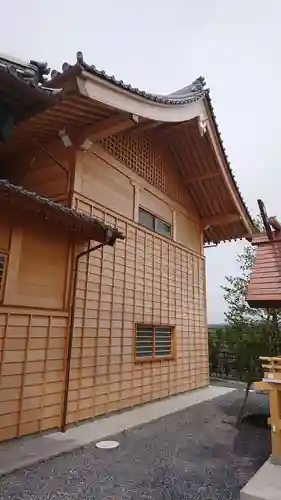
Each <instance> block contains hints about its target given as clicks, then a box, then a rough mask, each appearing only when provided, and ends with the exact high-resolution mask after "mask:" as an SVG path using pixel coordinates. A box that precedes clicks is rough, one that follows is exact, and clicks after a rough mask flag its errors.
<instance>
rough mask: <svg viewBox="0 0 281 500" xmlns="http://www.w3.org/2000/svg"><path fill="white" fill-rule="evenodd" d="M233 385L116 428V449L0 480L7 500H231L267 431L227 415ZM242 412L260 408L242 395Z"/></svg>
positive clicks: (265, 443)
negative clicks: (150, 418) (201, 399)
mask: <svg viewBox="0 0 281 500" xmlns="http://www.w3.org/2000/svg"><path fill="white" fill-rule="evenodd" d="M242 396H243V392H242V390H238V391H235V392H233V393H230V394H228V395H227V396H223V397H221V398H217V399H215V400H212V401H207V402H205V403H201V404H198V405H196V406H193V407H191V408H188V409H186V410H184V411H181V412H178V413H175V414H173V415H169V416H167V417H165V418H163V419H161V420H158V421H155V422H151V423H149V424H146V425H143V426H141V427H138V428H135V429H133V430H130V431H128V432H124V433H122V434H120V435H118V436H114V439H116V440H118V441H120V447H119V448H118V449H117V450H114V451H109V450H98V449H97V448H95V446H94V445H93V444H92V445H88V446H86V447H84V448H83V449H80V450H77V451H75V452H72V453H68V454H65V455H62V456H60V457H56V458H53V459H50V460H48V461H46V462H42V463H40V464H38V465H36V466H32V467H28V468H27V469H23V470H21V471H18V472H15V473H13V474H10V475H8V476H5V477H2V478H1V479H0V499H1V500H2V499H3V500H7V499H13V500H19V499H21V500H27V499H28V500H37V499H38V500H39V499H40V500H47V499H48V500H50V499H51V500H62V499H64V500H65V499H73V500H74V499H75V500H82V499H83V500H87V499H95V500H121V499H122V500H141V499H142V500H144V499H146V500H148V499H153V500H183V499H190V500H238V499H239V491H240V489H241V488H242V487H243V486H244V484H245V483H246V482H247V481H248V480H249V479H250V477H251V476H252V475H253V474H254V473H255V472H256V470H257V469H258V468H259V467H260V466H261V465H262V463H263V462H264V461H265V460H266V459H267V458H268V455H269V451H270V441H269V431H268V430H267V429H264V428H259V427H255V426H253V425H250V424H249V423H243V424H242V425H241V428H240V430H239V431H238V430H237V429H236V428H235V427H234V425H233V423H234V415H235V412H236V411H237V407H238V405H239V403H240V400H241V397H242ZM247 409H248V411H250V412H256V413H260V412H263V413H266V412H267V410H268V408H267V398H266V397H265V396H261V395H256V394H250V401H249V404H248V408H247Z"/></svg>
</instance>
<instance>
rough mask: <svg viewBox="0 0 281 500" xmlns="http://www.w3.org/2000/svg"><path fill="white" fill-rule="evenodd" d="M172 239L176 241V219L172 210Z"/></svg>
mask: <svg viewBox="0 0 281 500" xmlns="http://www.w3.org/2000/svg"><path fill="white" fill-rule="evenodd" d="M172 221H173V222H172V232H173V234H172V238H173V240H174V241H176V240H177V218H176V211H175V210H174V209H173V210H172Z"/></svg>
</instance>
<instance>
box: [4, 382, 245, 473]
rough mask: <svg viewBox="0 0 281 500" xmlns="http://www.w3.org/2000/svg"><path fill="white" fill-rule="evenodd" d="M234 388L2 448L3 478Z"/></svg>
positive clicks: (174, 399)
mask: <svg viewBox="0 0 281 500" xmlns="http://www.w3.org/2000/svg"><path fill="white" fill-rule="evenodd" d="M234 390H235V389H234V388H226V387H215V386H209V387H205V388H203V389H197V390H195V391H190V392H186V393H184V394H180V395H177V396H171V397H170V398H166V399H163V400H161V401H156V402H153V403H148V404H145V405H142V406H138V407H136V408H134V409H131V410H127V411H124V412H121V413H118V414H114V415H111V416H108V417H104V418H99V419H96V420H94V421H93V422H90V423H85V424H82V425H79V426H76V427H72V428H70V429H68V430H67V431H66V432H65V433H64V434H62V433H60V432H52V433H50V434H47V435H43V436H36V437H29V438H23V439H19V440H14V441H10V442H7V443H5V442H4V443H2V444H1V445H0V475H3V474H8V473H10V472H12V471H14V470H17V469H20V468H22V467H26V466H28V465H32V464H34V463H37V462H40V461H42V460H46V459H48V458H51V457H54V456H56V455H60V454H62V453H65V452H68V451H72V450H75V449H76V448H80V447H82V446H85V445H87V444H89V443H92V442H95V441H98V440H99V439H103V438H106V437H108V436H112V435H114V434H118V433H119V432H122V431H124V430H126V429H131V428H133V427H136V426H139V425H141V424H145V423H148V422H151V421H153V420H156V419H159V418H162V417H164V416H165V415H169V414H171V413H175V412H177V411H179V410H183V409H185V408H188V407H190V406H193V405H196V404H198V403H202V402H204V401H208V400H211V399H213V398H216V397H219V396H223V395H225V394H227V393H229V392H233V391H234Z"/></svg>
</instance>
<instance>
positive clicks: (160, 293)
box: [68, 197, 209, 423]
mask: <svg viewBox="0 0 281 500" xmlns="http://www.w3.org/2000/svg"><path fill="white" fill-rule="evenodd" d="M80 200H82V201H79V200H78V201H77V208H78V209H79V207H80V203H81V204H82V207H83V211H87V212H88V213H91V214H92V215H95V216H97V217H99V218H103V219H104V220H105V222H107V223H108V224H112V225H117V226H118V228H119V229H120V230H121V231H122V232H123V233H124V234H125V236H126V239H125V241H124V242H123V241H117V243H116V246H115V247H114V248H110V247H104V248H103V250H98V251H96V252H95V253H93V254H91V255H90V256H88V257H85V258H83V260H82V261H81V263H80V267H79V275H78V287H77V302H76V313H75V330H74V346H73V355H72V361H71V373H70V392H69V404H68V423H72V422H76V421H79V420H82V419H86V418H90V417H93V416H96V415H100V414H103V413H106V412H109V411H114V410H118V409H121V408H126V407H129V406H132V405H135V404H139V403H141V402H145V401H151V400H154V399H157V398H161V397H164V396H168V395H171V394H176V393H179V392H183V391H186V390H189V389H193V388H196V387H201V386H204V385H206V384H207V383H208V372H209V370H208V349H207V331H206V321H205V299H204V290H203V283H204V260H203V257H202V256H201V255H199V254H196V253H193V252H191V251H188V250H187V249H185V248H183V247H182V246H179V245H177V244H176V243H174V242H173V241H171V240H168V239H165V238H162V237H161V236H158V235H156V234H151V233H148V232H147V231H145V230H144V229H143V228H141V227H139V226H137V225H136V224H134V223H133V222H130V221H128V220H126V219H122V217H118V218H116V217H115V216H114V215H113V214H111V213H109V211H108V210H107V211H106V213H105V210H102V209H101V208H100V207H98V206H95V205H94V203H90V202H86V200H85V199H83V198H82V197H80ZM87 203H88V210H86V209H85V207H86V205H87ZM137 322H146V323H149V324H150V323H155V324H170V325H175V326H176V344H177V359H176V360H175V361H157V362H154V363H151V362H145V363H137V364H135V363H134V358H133V354H134V331H135V328H134V325H135V323H137Z"/></svg>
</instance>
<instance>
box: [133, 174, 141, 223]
mask: <svg viewBox="0 0 281 500" xmlns="http://www.w3.org/2000/svg"><path fill="white" fill-rule="evenodd" d="M132 185H133V188H134V213H133V220H134V222H138V221H139V205H140V190H139V187H138V186H137V184H135V183H134V182H132Z"/></svg>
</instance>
